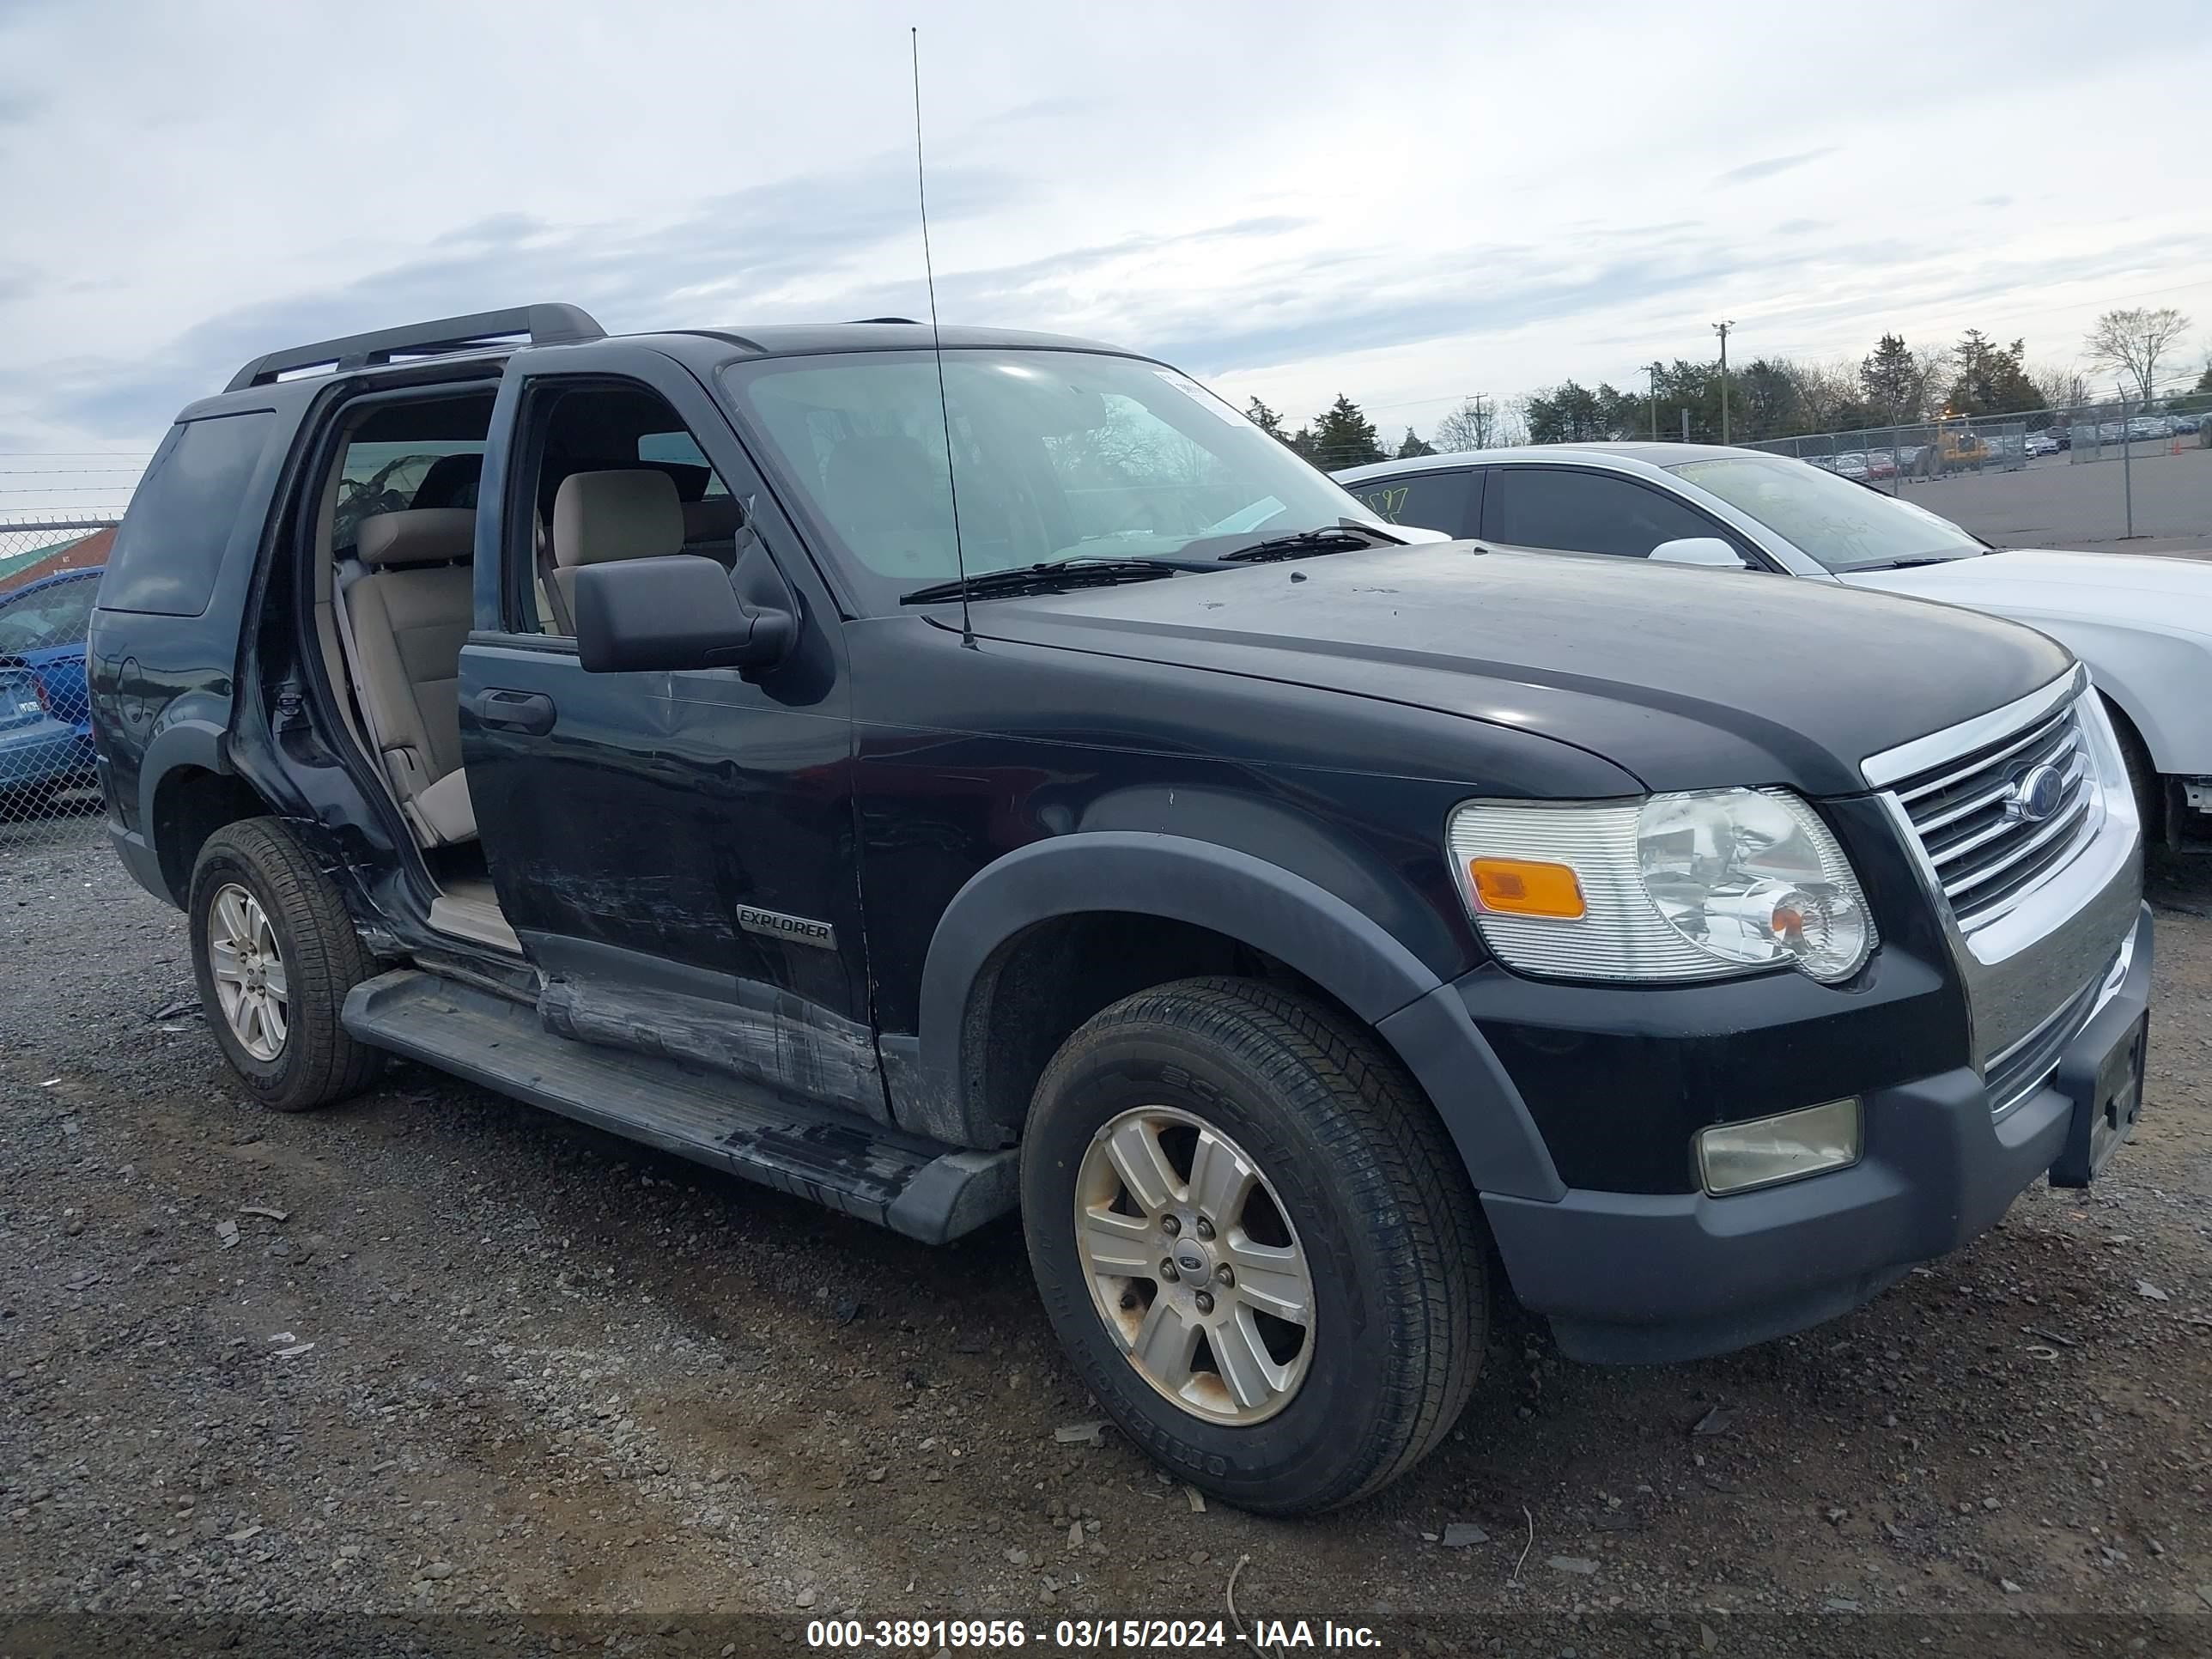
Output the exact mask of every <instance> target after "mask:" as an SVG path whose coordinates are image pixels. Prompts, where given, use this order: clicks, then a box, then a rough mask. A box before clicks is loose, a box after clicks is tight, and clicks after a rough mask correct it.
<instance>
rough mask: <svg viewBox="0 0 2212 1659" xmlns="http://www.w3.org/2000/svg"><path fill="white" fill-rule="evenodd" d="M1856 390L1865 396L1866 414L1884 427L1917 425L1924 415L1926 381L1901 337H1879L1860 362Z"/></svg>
mask: <svg viewBox="0 0 2212 1659" xmlns="http://www.w3.org/2000/svg"><path fill="white" fill-rule="evenodd" d="M1859 389H1860V391H1861V392H1864V393H1865V394H1866V403H1867V413H1868V414H1869V416H1871V417H1872V418H1873V419H1874V420H1875V421H1877V422H1881V424H1882V425H1884V426H1895V425H1898V424H1899V423H1900V422H1905V421H1917V420H1918V419H1919V418H1920V417H1921V416H1923V415H1925V414H1926V413H1927V412H1928V411H1927V410H1925V409H1924V408H1923V407H1922V404H1923V401H1924V400H1925V398H1926V396H1927V391H1928V388H1927V382H1926V379H1925V377H1924V375H1923V373H1922V370H1921V365H1920V362H1919V360H1918V359H1917V357H1915V356H1913V354H1912V352H1911V349H1910V348H1908V347H1907V346H1906V345H1905V337H1904V336H1902V335H1899V334H1885V335H1883V336H1882V337H1881V339H1880V340H1879V341H1877V342H1876V343H1875V349H1873V350H1872V351H1869V353H1867V355H1866V356H1865V357H1864V358H1863V360H1862V361H1861V362H1860V363H1859Z"/></svg>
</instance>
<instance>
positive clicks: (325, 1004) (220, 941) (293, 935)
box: [190, 818, 383, 1112]
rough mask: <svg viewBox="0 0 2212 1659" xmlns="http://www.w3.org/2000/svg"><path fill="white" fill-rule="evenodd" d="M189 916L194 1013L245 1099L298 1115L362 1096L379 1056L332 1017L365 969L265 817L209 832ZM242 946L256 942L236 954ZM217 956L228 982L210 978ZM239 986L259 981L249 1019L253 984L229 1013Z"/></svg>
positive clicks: (348, 922)
mask: <svg viewBox="0 0 2212 1659" xmlns="http://www.w3.org/2000/svg"><path fill="white" fill-rule="evenodd" d="M190 906H191V911H190V914H191V929H192V972H193V975H194V976H195V978H197V981H198V982H199V992H200V1006H201V1008H202V1009H203V1010H204V1012H205V1013H206V1016H207V1023H208V1028H209V1029H210V1030H212V1031H213V1032H214V1033H215V1038H216V1045H217V1046H218V1047H219V1048H222V1055H223V1058H224V1059H225V1060H228V1061H229V1062H230V1065H231V1069H232V1070H233V1071H234V1072H236V1073H238V1075H239V1078H240V1080H241V1081H243V1082H244V1083H245V1085H246V1091H247V1092H249V1093H250V1094H252V1097H254V1098H255V1099H256V1100H258V1101H259V1102H260V1103H262V1104H263V1105H264V1106H266V1107H269V1108H270V1109H272V1110H275V1111H279V1112H304V1111H307V1110H308V1109H311V1108H313V1107H316V1106H326V1105H328V1104H330V1103H331V1102H332V1101H336V1100H343V1099H344V1098H345V1097H347V1096H348V1095H351V1094H356V1093H358V1092H359V1091H361V1090H362V1089H363V1088H365V1087H367V1086H368V1083H369V1081H370V1079H373V1078H374V1076H375V1075H376V1073H377V1071H378V1070H379V1068H380V1066H382V1064H383V1055H382V1054H380V1053H379V1052H378V1051H377V1050H376V1049H374V1048H367V1047H365V1046H363V1045H362V1044H361V1043H359V1042H356V1041H354V1039H353V1038H352V1037H351V1036H349V1035H348V1034H347V1032H346V1030H345V1027H344V1026H343V1025H342V1024H340V1023H339V1020H338V1013H339V1010H340V1009H341V1008H343V1006H344V1005H345V999H346V993H347V992H349V991H350V990H351V989H353V987H355V986H356V985H358V984H360V983H361V982H362V981H363V980H365V979H368V978H369V977H370V976H371V975H373V974H374V973H375V972H376V964H375V960H374V957H371V956H370V955H369V954H368V951H366V950H364V949H363V948H362V943H361V936H360V935H359V934H358V933H356V932H355V931H354V925H353V919H352V918H351V917H350V916H349V915H347V914H346V908H345V906H344V904H343V902H341V901H340V900H339V898H338V896H337V890H336V889H335V888H333V887H332V886H331V884H330V882H329V880H328V879H327V878H325V876H324V875H323V873H322V872H320V871H319V870H318V869H316V867H315V866H314V863H313V860H311V859H309V858H308V857H307V853H306V852H305V851H304V850H303V849H302V848H301V846H300V843H299V842H296V841H295V840H294V839H293V838H292V836H290V834H289V832H287V831H286V830H285V829H284V828H283V826H282V825H281V824H279V823H276V821H275V820H274V819H271V818H247V819H245V820H243V821H242V822H240V823H232V824H228V825H226V826H224V827H223V828H222V829H218V830H216V832H215V834H214V835H212V836H209V837H208V841H207V844H206V846H204V847H203V848H201V849H200V855H199V859H198V861H197V863H196V864H195V865H194V866H193V867H192V882H191V897H190ZM249 936H250V937H251V938H252V939H253V940H255V941H259V942H258V943H255V944H254V945H252V947H251V948H250V949H242V948H240V947H239V945H238V943H237V941H239V940H240V939H246V938H247V937H249ZM225 946H228V949H225V948H224V947H225ZM272 950H273V956H274V969H273V971H272V969H271V965H270V953H271V951H272ZM218 955H221V956H222V957H223V958H224V966H225V968H226V969H228V970H229V974H230V975H231V976H230V977H228V978H225V977H222V976H219V974H218V969H217V964H216V957H217V956H218ZM241 977H243V978H244V979H246V980H247V981H255V982H258V988H259V990H260V992H261V994H262V995H261V1003H260V1006H262V1007H263V1009H264V1012H263V1015H262V1017H261V1018H258V1019H257V1018H254V1017H253V1015H252V1012H250V1011H251V1009H252V1006H254V1001H253V998H252V991H253V989H254V988H255V984H254V983H248V984H246V985H245V986H244V987H243V989H244V991H245V992H246V999H245V1003H244V1004H243V1005H240V995H239V994H240V990H241V985H240V978H241ZM226 993H228V994H229V995H228V1000H226ZM270 1002H273V1003H274V1004H275V1005H276V1017H275V1018H273V1019H272V1018H270V1017H269V1015H268V1013H267V1012H265V1010H266V1007H267V1005H268V1004H269V1003H270ZM240 1006H243V1008H244V1009H245V1010H246V1012H234V1007H240Z"/></svg>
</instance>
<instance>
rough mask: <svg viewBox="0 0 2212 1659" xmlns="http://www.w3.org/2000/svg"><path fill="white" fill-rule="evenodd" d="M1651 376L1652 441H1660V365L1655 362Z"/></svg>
mask: <svg viewBox="0 0 2212 1659" xmlns="http://www.w3.org/2000/svg"><path fill="white" fill-rule="evenodd" d="M1648 372H1649V373H1650V376H1651V441H1652V442H1653V443H1655V444H1656V443H1657V442H1658V441H1659V365H1658V364H1657V363H1656V362H1654V363H1653V364H1652V365H1651V367H1650V370H1649V371H1648Z"/></svg>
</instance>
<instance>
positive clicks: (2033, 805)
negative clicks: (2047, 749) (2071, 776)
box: [2005, 762, 2066, 823]
mask: <svg viewBox="0 0 2212 1659" xmlns="http://www.w3.org/2000/svg"><path fill="white" fill-rule="evenodd" d="M2065 799H2066V775H2065V774H2064V773H2063V772H2061V771H2060V770H2059V769H2057V767H2055V766H2052V765H2051V764H2049V763H2047V762H2046V763H2045V764H2043V765H2041V766H2038V767H2033V768H2031V769H2029V770H2027V771H2026V772H2023V773H2022V774H2021V775H2020V776H2019V777H2018V778H2016V779H2015V780H2014V781H2013V786H2012V799H2009V800H2008V801H2007V802H2006V803H2005V816H2006V817H2013V818H2019V819H2021V820H2022V821H2024V822H2026V823H2042V822H2043V821H2044V820H2045V818H2047V817H2050V816H2051V814H2052V813H2053V812H2056V811H2057V810H2058V809H2059V807H2060V806H2061V805H2063V804H2064V802H2065Z"/></svg>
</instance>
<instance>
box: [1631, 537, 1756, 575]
mask: <svg viewBox="0 0 2212 1659" xmlns="http://www.w3.org/2000/svg"><path fill="white" fill-rule="evenodd" d="M1651 562H1653V563H1654V564H1709V565H1712V566H1715V567H1717V568H1720V569H1723V570H1741V569H1743V568H1744V562H1743V555H1742V554H1741V553H1739V552H1737V551H1736V550H1735V549H1734V548H1733V547H1731V546H1729V544H1727V543H1726V542H1724V541H1723V540H1722V539H1721V538H1719V537H1718V536H1681V537H1678V538H1675V539H1674V540H1673V541H1671V542H1662V543H1660V544H1659V545H1658V546H1656V547H1655V548H1653V549H1652V550H1651Z"/></svg>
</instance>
